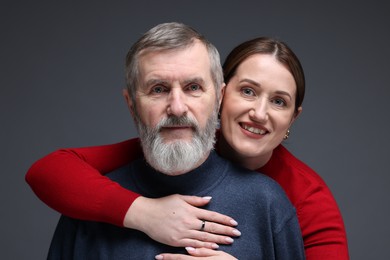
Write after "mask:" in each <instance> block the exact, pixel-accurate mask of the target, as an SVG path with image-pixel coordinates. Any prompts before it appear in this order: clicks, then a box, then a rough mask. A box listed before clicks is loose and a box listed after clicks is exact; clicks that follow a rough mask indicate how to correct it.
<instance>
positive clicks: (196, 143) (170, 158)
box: [136, 111, 218, 175]
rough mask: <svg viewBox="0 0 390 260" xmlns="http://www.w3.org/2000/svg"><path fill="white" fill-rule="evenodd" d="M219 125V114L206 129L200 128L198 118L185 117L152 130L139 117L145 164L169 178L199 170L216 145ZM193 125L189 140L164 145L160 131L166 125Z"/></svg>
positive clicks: (165, 121)
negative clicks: (199, 166) (198, 167)
mask: <svg viewBox="0 0 390 260" xmlns="http://www.w3.org/2000/svg"><path fill="white" fill-rule="evenodd" d="M217 124H218V116H217V112H216V111H214V112H213V113H212V115H211V116H210V118H209V119H208V120H207V124H206V127H205V128H204V129H200V128H199V124H198V123H197V122H196V120H195V119H193V118H190V117H187V116H182V117H176V116H170V117H167V118H163V119H162V120H161V121H160V122H159V123H158V125H157V126H156V127H154V128H150V127H148V126H146V125H144V124H143V123H142V122H141V120H140V119H139V118H136V125H137V128H138V132H139V134H140V140H141V144H142V149H143V152H144V155H145V159H146V161H147V162H148V163H149V164H150V165H151V166H152V167H153V168H154V169H156V170H158V171H160V172H162V173H165V174H167V175H178V174H182V173H186V172H188V171H190V170H193V169H194V168H196V167H197V166H198V165H199V164H200V163H202V162H203V161H202V160H203V159H205V157H206V156H207V155H208V153H209V152H210V151H211V150H212V149H213V147H214V144H215V130H216V127H217ZM180 125H185V126H188V125H190V126H192V128H193V129H194V136H193V138H192V140H190V141H183V140H177V141H171V142H169V143H164V140H163V138H162V137H161V135H160V129H161V128H162V127H166V126H180Z"/></svg>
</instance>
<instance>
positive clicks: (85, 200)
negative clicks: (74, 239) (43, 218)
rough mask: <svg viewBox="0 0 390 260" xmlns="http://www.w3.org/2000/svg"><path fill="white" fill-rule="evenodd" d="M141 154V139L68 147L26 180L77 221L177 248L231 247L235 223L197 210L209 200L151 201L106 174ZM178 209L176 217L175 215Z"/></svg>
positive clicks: (43, 161)
mask: <svg viewBox="0 0 390 260" xmlns="http://www.w3.org/2000/svg"><path fill="white" fill-rule="evenodd" d="M141 155H142V149H141V148H140V145H139V141H138V139H132V140H128V141H125V142H121V143H117V144H112V145H105V146H95V147H87V148H76V149H62V150H58V151H55V152H53V153H51V154H49V155H47V156H45V157H44V158H42V159H40V160H38V161H37V162H36V163H34V164H33V165H32V166H31V168H30V169H29V171H28V172H27V175H26V181H27V182H28V183H29V184H30V186H31V188H32V189H33V191H34V192H35V193H36V195H37V196H38V197H39V198H40V199H41V200H42V201H43V202H45V203H46V204H47V205H49V206H50V207H52V208H53V209H55V210H57V211H59V212H61V213H62V214H64V215H67V216H70V217H73V218H78V219H84V220H91V221H100V222H107V223H111V224H114V225H117V226H125V227H129V228H134V229H138V230H140V231H143V232H144V233H146V234H148V235H149V236H150V237H151V238H153V239H154V240H157V241H159V242H161V243H165V244H168V245H172V246H192V247H208V248H215V247H216V244H215V243H220V244H228V243H231V242H230V241H231V238H230V237H229V236H237V231H236V230H235V229H234V228H233V226H235V225H236V223H235V221H234V220H233V219H232V218H230V217H228V216H226V215H222V214H219V213H216V212H211V211H207V210H203V209H199V208H197V207H199V206H204V205H205V204H207V203H208V202H209V201H210V200H209V199H207V198H206V199H204V198H200V197H194V196H181V195H173V196H169V197H165V198H160V199H148V198H144V197H141V196H139V194H136V193H134V192H132V191H129V190H127V189H124V188H122V187H121V186H120V185H118V184H117V183H115V182H113V181H111V180H110V179H108V178H107V177H105V176H103V175H102V173H106V172H110V171H112V170H114V169H116V168H119V167H121V166H123V165H125V164H127V163H129V162H130V161H132V160H135V159H137V158H139V157H140V156H141ZM173 211H174V212H176V214H175V217H174V218H173V217H172V216H171V215H172V214H170V213H171V212H173ZM156 216H158V217H156ZM162 216H166V217H165V218H164V217H162ZM201 219H202V220H207V221H208V222H209V225H208V227H209V228H212V230H213V233H208V232H200V231H199V227H200V223H201V221H200V220H201ZM206 231H210V230H206Z"/></svg>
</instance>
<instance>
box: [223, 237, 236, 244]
mask: <svg viewBox="0 0 390 260" xmlns="http://www.w3.org/2000/svg"><path fill="white" fill-rule="evenodd" d="M225 241H226V242H228V243H233V242H234V239H233V238H231V237H227V238H225Z"/></svg>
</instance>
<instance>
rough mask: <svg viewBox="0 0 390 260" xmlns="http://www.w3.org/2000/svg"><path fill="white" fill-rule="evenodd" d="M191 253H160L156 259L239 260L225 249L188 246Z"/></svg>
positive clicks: (187, 248)
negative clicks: (224, 250)
mask: <svg viewBox="0 0 390 260" xmlns="http://www.w3.org/2000/svg"><path fill="white" fill-rule="evenodd" d="M186 250H187V252H188V253H189V254H190V255H182V254H159V255H157V256H156V258H155V259H157V260H194V259H204V260H206V259H208V260H237V258H235V257H233V256H231V255H229V254H228V253H225V252H223V251H217V250H212V249H208V248H193V247H186Z"/></svg>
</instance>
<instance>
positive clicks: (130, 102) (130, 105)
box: [122, 88, 134, 118]
mask: <svg viewBox="0 0 390 260" xmlns="http://www.w3.org/2000/svg"><path fill="white" fill-rule="evenodd" d="M122 95H123V97H124V98H125V100H126V104H127V107H128V108H129V111H130V113H131V116H132V117H133V118H134V104H133V100H132V99H131V97H130V95H129V91H128V90H127V88H125V89H123V90H122Z"/></svg>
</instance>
